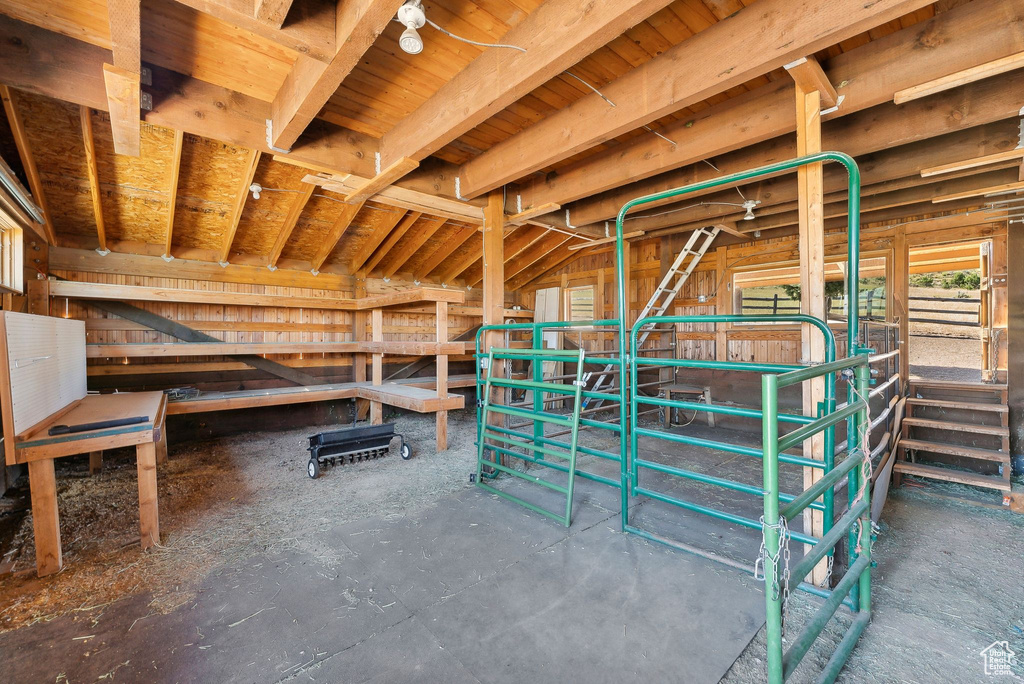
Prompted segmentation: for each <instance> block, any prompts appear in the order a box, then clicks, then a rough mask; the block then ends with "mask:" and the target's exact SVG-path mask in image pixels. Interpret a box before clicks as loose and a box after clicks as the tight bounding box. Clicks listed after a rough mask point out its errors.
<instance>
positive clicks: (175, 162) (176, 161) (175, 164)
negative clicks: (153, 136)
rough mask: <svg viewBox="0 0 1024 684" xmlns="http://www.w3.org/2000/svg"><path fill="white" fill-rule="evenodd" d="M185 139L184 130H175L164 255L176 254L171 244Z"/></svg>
mask: <svg viewBox="0 0 1024 684" xmlns="http://www.w3.org/2000/svg"><path fill="white" fill-rule="evenodd" d="M184 141H185V134H184V132H183V131H180V130H176V131H174V149H173V150H172V152H171V170H170V179H169V182H168V183H167V189H168V192H169V193H170V196H169V198H168V200H167V237H166V238H165V239H164V256H165V257H171V256H174V255H173V254H172V253H171V244H172V243H173V240H174V211H175V205H176V204H177V201H178V176H179V175H180V172H181V148H182V145H183V143H184Z"/></svg>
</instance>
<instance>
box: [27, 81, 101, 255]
mask: <svg viewBox="0 0 1024 684" xmlns="http://www.w3.org/2000/svg"><path fill="white" fill-rule="evenodd" d="M11 97H12V100H13V101H14V103H15V106H16V107H17V108H18V111H19V112H20V114H21V118H22V121H23V122H24V125H25V134H26V136H27V137H28V140H29V144H30V145H31V146H32V154H33V156H34V158H35V161H36V166H37V167H38V169H39V177H40V180H41V181H42V184H43V193H44V194H45V195H46V201H47V204H48V205H49V209H50V216H51V219H52V221H53V226H54V230H55V231H56V233H57V235H58V237H59V236H60V235H61V234H70V235H80V236H84V237H89V238H95V237H96V220H95V218H94V214H93V208H92V197H91V196H90V194H89V172H88V170H87V168H86V162H85V143H84V142H83V140H82V128H81V116H80V113H79V108H78V106H77V105H72V104H69V103H65V102H59V101H57V100H51V99H49V98H45V97H40V96H37V95H31V94H28V93H25V92H22V91H13V90H12V91H11Z"/></svg>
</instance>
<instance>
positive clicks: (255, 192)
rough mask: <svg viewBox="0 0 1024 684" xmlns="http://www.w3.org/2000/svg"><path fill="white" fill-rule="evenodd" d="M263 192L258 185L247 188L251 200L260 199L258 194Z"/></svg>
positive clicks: (261, 187)
mask: <svg viewBox="0 0 1024 684" xmlns="http://www.w3.org/2000/svg"><path fill="white" fill-rule="evenodd" d="M262 191H263V186H262V185H260V184H259V183H253V184H252V185H250V186H249V192H251V193H252V198H253V199H254V200H258V199H259V198H260V192H262Z"/></svg>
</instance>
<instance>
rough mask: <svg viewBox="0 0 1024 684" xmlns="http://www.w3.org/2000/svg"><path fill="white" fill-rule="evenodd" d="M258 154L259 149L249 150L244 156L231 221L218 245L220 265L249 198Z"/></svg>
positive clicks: (233, 240) (228, 250)
mask: <svg viewBox="0 0 1024 684" xmlns="http://www.w3.org/2000/svg"><path fill="white" fill-rule="evenodd" d="M260 155H261V152H260V151H259V150H249V155H248V156H247V157H246V160H245V173H244V174H243V175H242V178H241V181H240V182H239V184H238V190H237V193H238V194H236V195H235V206H234V209H233V210H232V211H231V219H230V220H231V223H230V225H229V226H228V230H227V231H226V232H225V233H224V242H222V243H221V247H220V255H219V256H220V258H219V259H218V261H219V262H220V263H221V264H222V265H223V264H227V263H228V255H230V254H231V245H232V244H233V243H234V242H235V233H237V232H238V222H239V221H240V220H241V218H242V212H243V211H244V210H245V201H246V200H247V199H249V186H250V185H252V179H253V176H255V175H256V167H257V166H259V164H260Z"/></svg>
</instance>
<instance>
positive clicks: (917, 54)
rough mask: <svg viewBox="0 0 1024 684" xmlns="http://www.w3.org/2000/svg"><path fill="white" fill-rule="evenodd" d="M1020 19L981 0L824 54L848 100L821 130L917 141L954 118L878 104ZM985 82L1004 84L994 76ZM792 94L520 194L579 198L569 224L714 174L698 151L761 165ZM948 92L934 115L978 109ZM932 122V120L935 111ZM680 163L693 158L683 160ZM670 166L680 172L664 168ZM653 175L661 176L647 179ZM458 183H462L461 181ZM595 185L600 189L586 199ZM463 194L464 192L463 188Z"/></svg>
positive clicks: (782, 86) (776, 93)
mask: <svg viewBox="0 0 1024 684" xmlns="http://www.w3.org/2000/svg"><path fill="white" fill-rule="evenodd" d="M749 11H750V10H744V12H749ZM732 21H733V19H730V20H729V22H722V23H723V25H724V24H728V23H730V22H732ZM1022 21H1024V7H1022V6H1021V5H1020V3H1013V2H1010V1H1008V0H979V1H978V2H971V3H969V4H967V5H964V6H962V7H958V8H956V9H955V10H951V11H949V12H943V13H942V14H940V15H938V16H936V17H934V18H932V19H929V20H927V21H925V22H922V23H919V24H915V25H914V26H912V27H909V28H906V29H903V30H902V31H897V32H895V33H892V34H890V35H888V36H885V37H882V38H878V39H876V40H872V41H871V42H869V43H867V44H865V45H862V46H860V47H857V48H855V49H852V50H849V51H848V52H845V53H843V54H842V55H839V56H836V57H833V58H831V59H830V60H829V61H828V62H827V63H826V64H825V67H826V73H827V74H828V75H829V78H830V81H831V82H834V83H837V84H839V83H844V84H845V85H843V87H842V88H840V89H839V91H840V92H842V93H843V94H845V95H846V99H845V100H844V101H843V104H842V106H841V107H840V108H839V109H838V110H837V111H835V112H833V113H831V114H829V115H828V116H827V117H826V120H827V124H826V129H825V130H823V135H826V136H829V135H831V131H834V130H839V129H840V128H842V129H843V130H844V133H845V134H846V135H849V134H851V133H858V136H857V137H858V138H860V139H862V140H863V139H867V138H871V139H873V140H875V145H874V147H873V149H875V150H877V149H879V144H878V142H879V141H886V139H887V137H888V133H889V132H891V131H894V130H899V131H901V132H902V133H903V134H904V137H902V141H906V142H909V140H908V139H907V138H906V137H905V135H906V134H908V133H910V134H913V135H914V136H915V138H916V139H920V138H921V137H933V136H935V135H940V134H941V133H943V132H948V131H949V130H953V127H951V126H950V124H951V123H953V119H954V117H948V116H946V117H942V122H941V123H935V124H930V125H929V126H927V127H925V126H921V125H915V126H909V125H905V123H904V122H905V118H904V112H903V111H902V110H901V109H900V108H898V107H895V106H887V107H885V108H883V109H878V107H879V105H882V104H883V103H887V102H888V103H891V100H892V97H893V93H894V92H895V91H896V90H897V89H899V88H901V87H903V86H909V85H914V84H916V83H919V82H920V80H921V78H922V77H925V78H927V77H928V76H930V75H934V76H942V75H944V74H948V73H949V71H950V69H958V68H963V67H968V66H972V65H975V64H979V63H982V62H985V61H988V60H991V59H995V58H998V57H1002V56H1004V55H1006V54H1008V53H1013V52H1016V51H1018V50H1020V45H1021V43H1020V37H1019V35H1018V34H1017V32H1016V31H1015V30H1014V29H1013V28H1012V27H1013V26H1016V25H1019V23H1020V22H1022ZM701 35H703V33H702V34H701ZM921 35H930V36H942V39H941V40H939V41H937V42H936V43H935V44H934V45H932V46H931V47H929V49H928V50H921V49H920V36H921ZM685 42H686V43H690V42H691V41H690V40H687V41H685ZM659 59H660V58H659ZM879 64H885V72H886V78H885V79H878V78H875V77H874V76H875V75H876V73H877V69H878V66H877V65H879ZM976 85H978V86H981V85H983V84H981V83H979V84H976ZM991 85H994V86H995V88H996V89H1001V88H1000V86H999V84H991ZM989 90H990V91H991V89H989ZM1006 92H1009V89H1007V91H1006ZM791 95H792V93H791V88H789V87H787V84H786V82H785V81H775V82H772V83H768V84H766V85H764V86H761V87H760V88H757V89H755V90H753V91H750V92H749V93H746V94H744V95H741V96H739V97H733V98H730V99H729V100H726V101H725V102H723V103H721V104H718V105H714V106H712V107H708V108H706V109H704V110H702V111H701V112H699V113H697V114H696V115H694V116H692V117H685V118H683V119H681V120H680V121H679V122H678V123H673V124H668V125H666V126H663V127H659V129H658V131H659V132H660V133H662V134H664V135H665V136H666V137H668V138H669V139H671V140H673V141H674V142H675V143H676V144H675V145H668V144H666V143H665V141H664V140H663V139H661V138H658V137H657V136H654V135H640V136H636V137H635V138H633V139H632V140H630V141H627V142H625V143H623V144H621V145H616V146H615V149H614V150H610V151H609V152H607V153H605V152H600V153H597V154H594V155H591V156H589V157H587V158H586V159H583V160H581V161H579V162H574V163H571V164H568V165H566V166H564V167H562V168H559V170H558V173H557V174H551V175H550V176H548V177H544V178H538V179H536V180H534V181H531V182H529V183H526V184H524V186H523V187H522V188H521V189H520V193H521V195H522V201H523V203H524V205H527V206H529V205H537V204H542V203H545V202H557V203H560V204H562V205H563V206H564V205H566V204H567V203H568V202H570V201H574V200H582V201H577V202H575V203H574V204H572V205H571V206H570V207H569V208H570V210H571V215H572V222H573V224H575V225H578V226H585V225H588V224H591V223H595V222H597V221H604V220H607V219H609V218H611V217H613V216H615V214H616V213H617V212H618V210H619V208H621V207H622V205H623V204H624V203H625V202H627V201H629V200H630V199H633V198H634V197H638V196H640V195H646V194H650V193H653V192H659V191H661V190H665V189H669V188H673V187H678V186H679V185H685V184H688V183H692V182H697V181H700V180H703V179H706V178H711V177H714V176H717V175H719V174H718V173H717V172H716V171H715V170H714V169H711V168H710V167H708V166H707V165H706V164H703V162H702V161H701V160H703V159H708V158H714V160H715V164H716V165H717V166H718V167H719V168H720V169H723V171H722V172H723V173H731V172H733V171H738V170H742V169H747V168H752V167H755V166H760V165H762V164H764V163H767V161H766V160H765V156H764V154H755V151H757V150H756V149H755V148H753V147H751V146H752V145H756V144H758V143H764V142H765V141H768V140H770V139H773V138H777V137H778V136H782V135H792V133H793V131H794V130H795V128H794V127H795V118H794V115H793V107H792V97H791ZM946 96H948V98H947V100H944V101H942V102H941V103H938V102H937V101H936V102H934V103H933V107H932V112H933V113H939V112H942V111H943V110H945V111H947V112H948V111H951V110H953V109H956V108H958V107H962V106H963V105H964V103H966V102H970V112H971V116H970V118H972V119H973V118H974V117H975V115H976V113H977V111H976V106H975V100H974V99H973V98H972V99H965V98H963V97H959V96H957V95H956V93H954V92H950V93H947V94H946ZM613 99H614V98H613ZM1001 99H1002V103H1001V108H1002V109H1003V110H1008V107H1007V105H1009V104H1012V103H1013V102H1015V101H1016V100H1013V99H1012V98H1007V97H1006V96H1005V94H1004V95H1003V96H1002V97H1001ZM869 108H872V118H871V120H870V125H868V124H867V123H866V122H863V128H862V129H861V130H860V131H859V132H858V131H857V129H855V128H853V127H845V126H842V125H841V122H843V121H845V120H846V119H847V118H849V117H850V116H851V115H853V114H855V113H857V112H861V111H863V110H866V109H869ZM617 109H621V107H619V108H617ZM876 109H877V111H876ZM1018 109H1019V105H1018ZM1008 116H1012V115H1011V114H1005V115H1002V116H1000V118H1006V117H1008ZM832 119H838V120H837V121H832ZM931 120H933V121H936V122H938V119H937V118H936V117H934V116H933V117H931ZM955 123H956V127H962V126H963V125H964V122H963V121H961V120H960V117H957V120H956V122H955ZM929 129H930V130H929ZM527 130H529V129H527ZM726 131H727V132H728V134H726V133H725V132H726ZM833 144H834V143H833ZM840 145H841V146H840V148H839V149H842V150H843V151H844V152H849V153H850V154H854V155H856V154H859V153H855V152H850V150H849V149H848V148H847V140H845V139H843V140H841V142H840ZM825 147H826V148H831V145H830V144H829V143H827V142H826V143H825ZM742 148H749V150H748V151H747V155H746V156H745V157H744V156H743V155H741V154H739V153H737V152H735V151H739V150H742ZM761 149H762V150H763V149H764V147H762V148H761ZM730 151H733V154H730V155H729V158H730V159H732V158H733V155H736V156H735V158H736V160H737V163H736V164H735V165H730V166H729V169H728V170H726V167H725V166H723V162H724V161H725V159H723V157H722V155H723V154H724V153H727V152H730ZM772 154H773V155H775V156H772V157H771V158H770V159H771V160H777V159H784V158H787V157H792V156H795V142H793V141H792V140H791V141H790V142H788V148H787V149H778V148H776V149H773V150H772ZM741 157H742V158H741ZM687 164H695V166H692V167H687V166H686V165H687ZM681 167H684V168H681ZM673 169H679V171H678V172H672V173H665V172H670V171H672V170H673ZM656 174H664V175H662V176H658V177H653V178H652V176H656ZM644 179H649V180H644ZM462 182H463V187H465V179H463V181H462ZM623 186H624V187H623ZM614 188H619V189H614ZM606 191H608V192H606ZM597 193H604V194H602V195H599V196H595V197H593V198H592V199H583V198H587V197H591V196H593V195H595V194H597ZM462 194H463V195H465V190H463V193H462ZM647 206H648V207H653V206H657V205H656V204H651V205H647ZM542 219H543V220H545V221H551V222H552V223H553V224H554V225H559V226H563V225H564V216H560V215H559V214H558V213H555V214H549V215H547V216H544V217H542ZM559 221H563V222H561V223H560V222H559Z"/></svg>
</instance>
